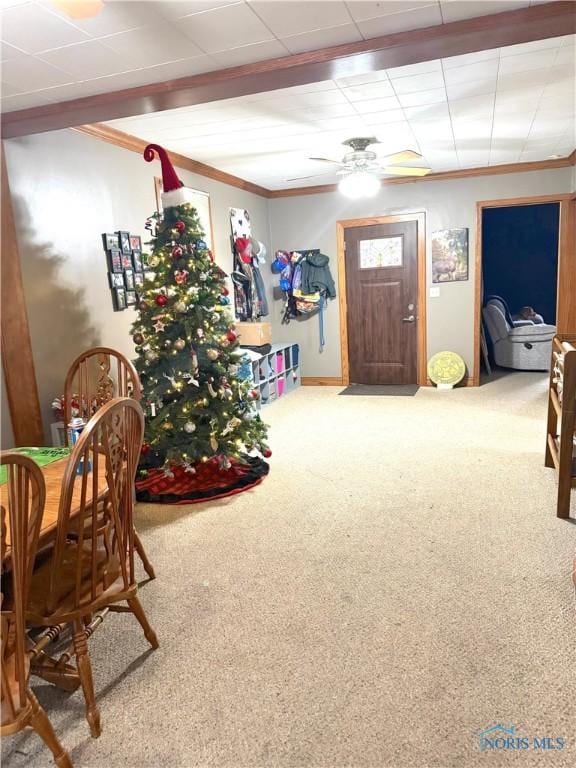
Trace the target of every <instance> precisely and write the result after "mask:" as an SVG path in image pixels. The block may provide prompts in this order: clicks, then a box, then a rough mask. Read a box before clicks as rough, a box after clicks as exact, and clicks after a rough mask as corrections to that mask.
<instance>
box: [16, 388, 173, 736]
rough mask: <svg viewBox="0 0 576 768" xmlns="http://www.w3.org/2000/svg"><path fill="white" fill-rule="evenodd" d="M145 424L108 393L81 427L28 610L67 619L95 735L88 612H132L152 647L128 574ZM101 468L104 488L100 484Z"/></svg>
mask: <svg viewBox="0 0 576 768" xmlns="http://www.w3.org/2000/svg"><path fill="white" fill-rule="evenodd" d="M143 430H144V416H143V413H142V409H141V408H140V405H139V404H138V403H137V402H136V401H135V400H132V399H130V398H114V399H113V400H110V402H108V403H106V405H104V406H102V407H101V408H100V409H99V410H98V411H97V412H96V413H95V414H94V416H92V418H91V419H90V421H89V422H88V424H87V425H86V426H85V427H84V429H83V431H82V434H81V435H80V437H79V439H78V442H77V443H76V445H75V446H74V448H73V450H72V454H71V456H70V459H69V462H68V465H67V468H66V472H65V474H64V477H63V478H62V490H61V495H60V506H59V510H58V523H57V531H56V541H55V544H54V547H53V550H52V552H51V554H50V556H49V557H48V558H47V559H45V560H44V562H42V563H41V564H40V565H39V566H38V567H37V568H36V569H35V570H34V573H33V575H32V582H31V586H30V596H29V599H28V605H27V610H26V618H27V621H28V622H29V623H30V624H32V625H33V626H42V627H47V626H57V625H62V624H72V626H73V630H74V633H73V652H74V655H75V656H76V663H77V669H78V676H79V678H80V683H81V685H82V689H83V691H84V697H85V699H86V719H87V720H88V723H89V725H90V732H91V734H92V736H94V737H97V736H99V735H100V730H101V729H100V713H99V711H98V708H97V706H96V700H95V696H94V683H93V677H92V666H91V663H90V657H89V655H88V644H87V640H88V638H89V637H90V635H91V634H92V627H93V626H94V616H95V615H96V616H98V615H99V613H102V612H104V613H105V612H107V611H108V610H110V611H114V610H116V611H122V610H124V611H131V612H132V613H133V614H134V616H135V617H136V619H137V620H138V621H139V622H140V625H141V626H142V629H143V630H144V635H145V636H146V639H147V640H148V642H149V643H150V645H151V646H152V648H157V647H158V640H157V638H156V634H155V633H154V631H153V630H152V628H151V627H150V624H149V623H148V620H147V618H146V615H145V613H144V609H143V608H142V605H141V604H140V601H139V599H138V596H137V592H138V583H137V581H136V578H135V575H134V523H133V519H132V516H133V505H134V496H133V492H132V491H133V486H134V477H135V474H136V467H137V464H138V457H139V455H140V448H141V445H142V435H143ZM102 475H104V476H105V478H106V486H107V490H106V491H105V493H104V495H103V494H102V492H99V491H98V489H99V487H100V485H99V481H100V478H101V476H102ZM103 506H104V507H105V513H104V514H103V509H102V508H103ZM71 531H72V532H73V534H74V535H73V536H71V535H70V532H71ZM122 602H126V603H127V606H121V605H119V604H120V603H122ZM65 655H66V657H67V658H70V656H69V655H68V654H65Z"/></svg>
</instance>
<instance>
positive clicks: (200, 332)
mask: <svg viewBox="0 0 576 768" xmlns="http://www.w3.org/2000/svg"><path fill="white" fill-rule="evenodd" d="M196 336H198V338H199V339H203V338H204V329H203V328H197V329H196Z"/></svg>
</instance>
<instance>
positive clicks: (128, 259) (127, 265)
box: [121, 253, 132, 269]
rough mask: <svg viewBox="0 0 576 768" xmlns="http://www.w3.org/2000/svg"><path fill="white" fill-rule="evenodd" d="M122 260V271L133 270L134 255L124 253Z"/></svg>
mask: <svg viewBox="0 0 576 768" xmlns="http://www.w3.org/2000/svg"><path fill="white" fill-rule="evenodd" d="M121 259H122V269H132V254H131V253H123V254H122V255H121Z"/></svg>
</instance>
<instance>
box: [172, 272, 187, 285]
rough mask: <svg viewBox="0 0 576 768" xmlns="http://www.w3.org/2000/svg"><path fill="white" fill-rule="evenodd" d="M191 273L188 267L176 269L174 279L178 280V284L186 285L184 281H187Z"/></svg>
mask: <svg viewBox="0 0 576 768" xmlns="http://www.w3.org/2000/svg"><path fill="white" fill-rule="evenodd" d="M189 274H190V273H189V272H188V270H187V269H176V270H175V271H174V280H176V285H184V283H187V282H188V275H189Z"/></svg>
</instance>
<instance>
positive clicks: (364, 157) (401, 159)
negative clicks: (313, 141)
mask: <svg viewBox="0 0 576 768" xmlns="http://www.w3.org/2000/svg"><path fill="white" fill-rule="evenodd" d="M342 144H344V146H348V147H350V149H351V150H352V151H351V152H347V153H346V154H345V155H344V157H343V158H342V160H331V159H330V158H328V157H309V158H308V159H309V160H317V161H318V162H321V163H333V164H334V165H338V166H340V168H339V170H337V171H336V173H337V174H338V175H339V176H348V175H350V174H358V173H366V174H372V175H374V176H376V175H378V174H389V175H392V176H426V175H427V174H428V173H430V171H431V170H432V169H431V168H425V167H423V166H412V165H402V163H410V162H413V161H414V160H420V159H422V155H420V154H418V152H414V151H413V150H411V149H404V150H403V151H402V152H395V153H394V154H393V155H386V156H385V157H384V158H383V160H384V161H385V164H384V165H382V164H381V162H380V159H379V158H378V156H377V154H376V152H373V151H372V150H371V149H368V147H369V146H371V145H372V144H380V142H379V141H378V139H377V138H376V137H374V136H370V137H368V138H354V139H347V140H346V141H343V142H342ZM329 173H332V172H329ZM325 175H328V174H327V173H326V174H324V173H317V174H312V175H311V176H298V177H296V178H293V179H286V181H301V180H303V179H313V178H315V177H317V176H325Z"/></svg>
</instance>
